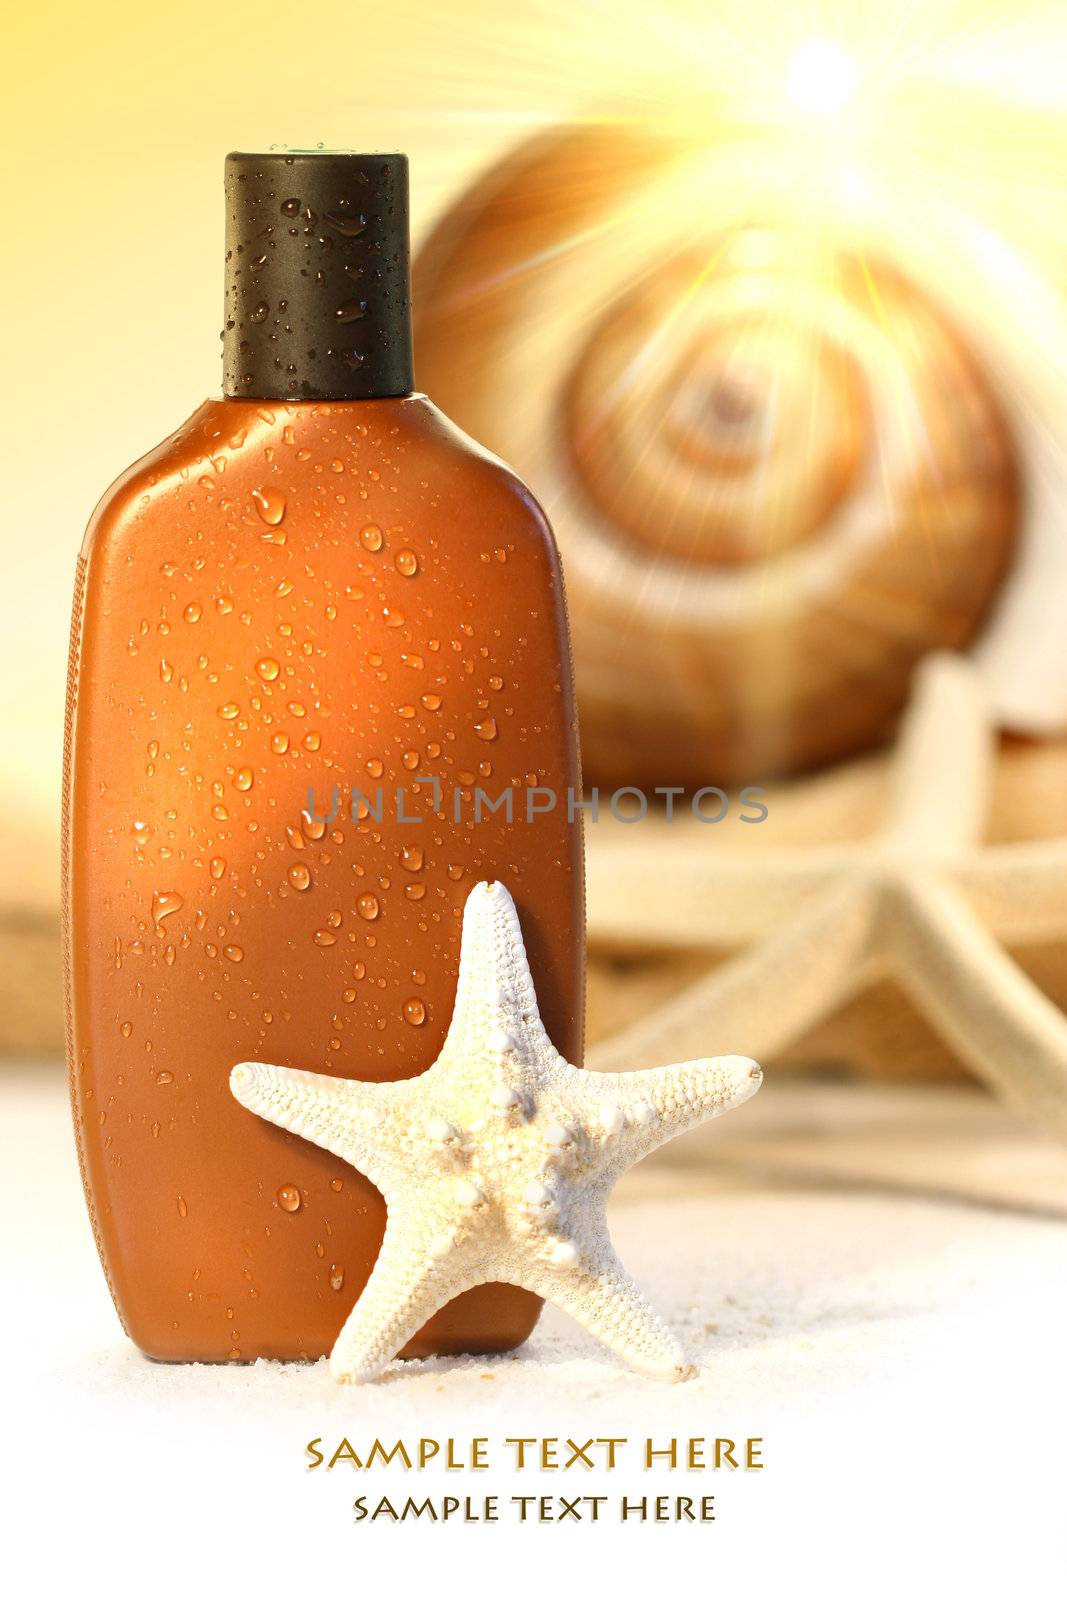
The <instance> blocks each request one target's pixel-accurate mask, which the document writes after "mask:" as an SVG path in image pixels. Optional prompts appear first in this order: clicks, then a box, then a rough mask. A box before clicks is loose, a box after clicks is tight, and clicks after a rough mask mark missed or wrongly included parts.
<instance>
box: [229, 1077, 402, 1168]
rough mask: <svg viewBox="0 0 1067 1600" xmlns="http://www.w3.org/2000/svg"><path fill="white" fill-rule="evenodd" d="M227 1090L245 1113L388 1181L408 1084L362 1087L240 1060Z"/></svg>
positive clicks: (352, 1081) (354, 1081)
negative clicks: (392, 1132) (394, 1131)
mask: <svg viewBox="0 0 1067 1600" xmlns="http://www.w3.org/2000/svg"><path fill="white" fill-rule="evenodd" d="M230 1090H231V1092H232V1093H233V1095H234V1098H235V1099H236V1100H238V1101H239V1102H240V1103H241V1105H243V1106H245V1107H246V1109H247V1110H249V1111H254V1112H255V1113H256V1115H257V1116H260V1117H263V1118H264V1119H265V1120H266V1121H267V1122H273V1123H274V1124H275V1126H276V1127H278V1128H285V1129H286V1131H287V1132H289V1133H295V1134H299V1136H300V1137H301V1138H302V1139H308V1140H310V1141H311V1143H312V1144H317V1145H320V1146H321V1147H322V1149H323V1150H330V1151H332V1152H333V1154H334V1155H336V1156H340V1157H341V1158H342V1160H344V1161H347V1162H349V1163H350V1165H351V1166H353V1167H357V1168H358V1169H359V1171H360V1172H362V1173H364V1174H365V1175H366V1176H367V1177H368V1178H370V1180H371V1182H372V1183H375V1184H377V1185H378V1187H379V1188H381V1187H382V1186H383V1182H384V1181H385V1180H386V1179H387V1177H388V1168H387V1165H386V1163H387V1150H388V1147H389V1140H388V1138H387V1136H386V1135H387V1132H388V1128H389V1125H390V1123H393V1122H395V1120H396V1118H397V1113H398V1111H399V1110H400V1109H401V1107H402V1103H403V1102H405V1101H406V1100H407V1099H408V1098H409V1096H410V1088H409V1085H408V1084H407V1083H363V1082H361V1081H360V1080H358V1079H350V1078H332V1077H329V1076H327V1075H326V1074H325V1073H321V1072H303V1071H300V1070H298V1069H296V1068H294V1067H276V1066H271V1065H270V1064H269V1063H268V1062H265V1061H242V1062H240V1063H238V1065H237V1066H235V1067H234V1069H233V1071H232V1072H231V1073H230Z"/></svg>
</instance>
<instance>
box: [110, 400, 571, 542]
mask: <svg viewBox="0 0 1067 1600" xmlns="http://www.w3.org/2000/svg"><path fill="white" fill-rule="evenodd" d="M335 471H336V472H338V473H339V474H341V473H345V472H347V474H348V480H347V481H348V483H351V481H352V480H353V479H355V480H356V481H357V489H356V496H355V500H356V501H357V502H358V498H359V496H360V495H361V494H362V495H366V488H367V484H366V483H363V484H361V483H360V482H359V480H360V478H361V477H365V479H366V480H367V483H371V484H375V485H381V484H383V483H385V484H387V486H388V488H389V489H390V490H391V491H392V492H393V494H394V496H395V497H396V498H397V499H398V500H400V501H402V502H404V504H405V505H406V506H407V507H408V508H409V509H410V508H411V507H412V506H413V505H414V504H415V502H416V501H417V500H418V498H419V496H420V494H421V496H422V498H423V499H425V500H426V502H427V503H431V502H434V503H437V504H445V505H447V506H449V507H451V508H453V509H454V512H455V513H456V514H457V515H461V516H462V515H465V516H469V517H473V518H474V520H475V521H476V522H477V524H478V525H479V526H482V527H485V528H487V529H489V528H492V527H497V528H499V529H500V530H501V531H502V535H503V533H506V535H507V537H508V538H509V539H519V540H523V541H524V542H529V541H531V540H532V541H534V542H536V543H539V544H541V545H542V546H543V547H544V549H545V553H546V555H547V556H548V558H549V559H550V561H551V562H552V563H553V564H554V563H555V561H556V559H557V558H556V548H555V542H554V539H553V537H552V532H551V528H550V525H549V523H548V519H547V517H546V515H545V513H544V511H543V509H542V508H541V506H540V504H539V503H538V501H537V500H536V498H535V496H534V495H533V493H532V492H531V490H530V489H529V487H528V486H527V485H526V484H525V483H524V482H523V481H522V479H521V478H519V477H518V475H517V474H516V473H515V472H514V471H512V469H511V468H510V467H508V466H507V465H506V464H505V463H504V462H502V461H501V460H500V459H499V458H498V457H497V456H494V455H493V454H492V453H491V452H490V451H488V450H486V449H485V448H484V447H483V446H481V445H480V444H478V443H477V441H476V440H474V439H472V438H470V436H469V435H468V434H466V433H464V432H463V431H462V429H460V428H459V427H457V426H456V424H455V423H453V422H452V421H451V419H450V418H448V417H447V416H445V414H444V413H443V412H442V411H441V410H440V409H439V408H438V407H437V406H435V405H434V404H433V402H432V401H431V400H429V399H428V398H427V397H426V396H425V395H422V394H412V395H406V396H402V397H398V398H393V399H383V400H358V401H338V402H317V401H315V402H313V401H300V402H294V403H291V404H283V403H279V402H270V401H254V400H238V399H221V398H218V399H209V400H206V401H204V402H203V404H201V405H200V406H199V407H198V408H197V409H196V411H194V412H193V413H192V415H191V416H190V417H189V418H188V419H187V420H186V421H185V422H184V423H182V425H181V426H180V427H179V428H178V429H176V430H175V432H174V433H172V434H170V435H169V436H168V437H167V438H166V439H164V440H162V441H161V442H160V443H159V444H158V445H156V446H155V447H154V448H153V449H152V450H150V451H148V452H147V453H146V454H145V455H143V456H141V457H139V458H138V459H137V460H136V461H135V462H134V463H133V464H132V465H131V466H130V467H128V468H127V469H126V471H125V472H123V473H121V474H120V476H119V477H118V478H117V479H116V480H115V481H114V482H113V483H112V484H111V486H110V487H109V488H108V489H107V490H106V491H105V493H104V495H103V496H102V497H101V499H100V501H99V502H98V504H97V506H96V508H95V510H94V512H93V514H92V517H91V518H90V521H89V525H88V528H87V529H86V534H85V539H84V542H83V546H82V554H83V555H85V556H88V555H89V554H90V552H91V551H93V550H95V549H97V548H98V547H99V545H100V544H101V543H102V542H105V541H110V540H114V539H118V540H120V541H123V538H124V535H125V534H129V535H130V536H136V537H137V538H139V539H142V538H145V537H149V538H150V534H151V530H152V527H153V525H161V524H166V523H169V522H170V520H171V515H172V514H173V513H174V512H175V511H177V510H178V509H180V508H181V507H182V506H183V505H184V506H186V507H191V506H193V505H195V504H196V502H197V500H198V498H200V497H202V496H204V495H206V496H207V500H208V503H209V504H213V505H215V506H218V507H228V508H229V510H230V512H231V513H236V514H239V502H241V501H243V500H248V499H249V497H251V500H250V504H255V503H257V498H256V497H257V496H261V495H263V494H264V493H266V494H268V495H269V494H270V493H271V492H274V493H277V494H281V495H283V496H284V495H285V494H286V492H287V491H289V492H290V493H291V494H294V495H297V496H298V495H299V494H300V493H301V490H305V491H306V490H307V489H308V488H309V487H314V488H318V487H319V483H316V480H319V481H320V482H321V480H323V479H324V478H325V475H326V474H327V473H330V472H335ZM340 492H341V491H340V490H335V493H340ZM357 508H358V507H357V505H354V506H353V509H354V510H356V509H357Z"/></svg>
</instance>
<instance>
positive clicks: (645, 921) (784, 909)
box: [587, 653, 1067, 1136]
mask: <svg viewBox="0 0 1067 1600" xmlns="http://www.w3.org/2000/svg"><path fill="white" fill-rule="evenodd" d="M995 754H996V730H995V726H994V723H993V718H992V714H991V711H990V708H989V704H988V697H987V695H986V692H985V689H984V686H983V683H982V680H981V677H980V675H979V673H978V671H977V669H976V667H975V666H974V663H973V662H972V661H970V660H969V659H968V658H967V657H966V656H962V655H953V654H948V653H940V654H936V655H931V656H928V657H927V658H926V660H925V661H924V662H923V664H922V666H921V668H920V669H919V671H918V673H917V676H916V684H915V689H914V692H913V696H912V701H911V704H910V706H909V709H908V713H907V715H906V717H905V719H904V723H903V726H902V730H901V736H900V740H899V742H898V745H897V748H896V751H895V753H894V756H893V760H892V765H891V771H890V780H891V792H890V795H889V804H888V807H887V811H888V815H887V819H886V822H885V824H884V826H883V827H882V829H881V830H880V832H879V833H877V834H876V835H875V836H874V837H873V838H870V839H865V840H863V841H862V842H860V843H858V844H854V845H847V846H835V845H832V844H829V845H825V846H812V847H808V848H782V849H769V850H767V851H766V852H764V853H763V854H762V855H761V856H760V857H759V859H756V860H753V859H752V858H751V856H748V855H743V854H736V855H734V856H732V857H731V856H729V855H726V854H725V853H723V854H714V853H711V852H709V851H708V850H707V848H706V834H707V829H706V828H701V826H700V825H699V824H696V826H695V831H694V827H693V826H686V825H681V826H677V827H674V828H673V829H671V828H663V829H659V828H656V827H655V825H651V826H650V828H649V830H648V832H647V833H646V834H645V836H644V837H643V838H642V839H641V840H636V839H631V838H630V837H629V836H628V837H626V838H625V839H623V840H621V841H615V842H614V844H612V843H611V842H608V841H605V843H606V848H604V847H601V848H597V849H591V850H590V851H589V853H588V857H587V859H588V867H589V888H590V897H589V898H590V907H591V911H592V913H593V915H592V916H591V918H590V937H591V938H597V937H599V938H607V939H612V940H617V939H620V938H623V937H625V936H626V935H627V934H629V935H630V936H631V937H632V935H633V930H634V929H635V928H637V929H639V930H640V931H641V933H642V934H643V936H644V938H645V939H646V940H647V941H648V942H649V943H654V944H658V945H661V946H663V945H666V946H670V945H671V944H685V945H690V946H691V945H698V944H709V945H713V946H718V947H723V946H729V945H735V946H736V945H738V944H742V943H744V944H747V946H748V948H746V949H744V951H743V953H741V954H739V955H737V956H735V957H734V959H733V960H731V961H729V962H727V963H726V964H724V965H722V966H720V967H718V968H717V969H716V970H715V971H714V972H712V973H711V974H710V975H709V976H708V977H705V978H702V979H699V980H698V981H697V982H696V983H695V984H693V985H691V986H690V987H689V988H688V989H686V990H685V991H684V992H683V993H682V994H680V995H678V996H676V997H675V998H674V999H672V1000H670V1001H668V1002H667V1003H666V1004H665V1005H663V1006H661V1007H660V1008H659V1009H658V1010H657V1011H655V1012H654V1013H653V1014H652V1015H651V1016H648V1017H645V1018H644V1019H642V1020H641V1021H640V1022H638V1023H636V1024H635V1025H634V1026H632V1027H630V1028H627V1029H625V1030H624V1031H623V1032H621V1033H619V1034H617V1035H616V1036H615V1037H614V1038H612V1039H610V1040H607V1041H606V1042H605V1043H603V1044H601V1045H599V1046H598V1047H597V1048H596V1049H595V1050H593V1051H592V1052H591V1056H590V1059H591V1063H592V1065H594V1066H595V1067H596V1068H597V1069H600V1068H608V1069H610V1068H611V1067H613V1066H614V1065H615V1064H616V1063H617V1062H618V1061H619V1060H627V1059H632V1056H633V1054H640V1053H644V1052H646V1051H653V1050H664V1051H667V1050H670V1051H672V1052H673V1051H684V1050H685V1049H686V1048H687V1044H688V1041H689V1040H690V1039H692V1038H700V1037H702V1035H703V1030H704V1029H705V1028H706V1027H707V1026H708V1023H709V1021H710V1020H711V1019H712V1018H714V1021H715V1027H716V1031H717V1033H718V1035H719V1037H720V1038H722V1039H723V1040H724V1041H725V1042H726V1043H727V1045H729V1043H730V1042H731V1040H732V1039H733V1038H743V1039H744V1041H745V1044H746V1046H749V1045H753V1042H754V1045H753V1047H754V1048H755V1049H756V1051H757V1053H758V1054H759V1055H760V1056H761V1057H762V1058H763V1059H764V1060H769V1059H771V1058H773V1057H774V1056H776V1055H778V1054H779V1053H780V1051H781V1050H782V1048H783V1047H784V1046H785V1045H786V1044H788V1043H789V1042H790V1041H791V1040H793V1039H795V1038H796V1037H798V1036H799V1035H801V1034H803V1033H804V1032H805V1031H806V1030H807V1029H808V1028H810V1027H812V1026H813V1025H814V1024H816V1023H817V1022H819V1021H820V1020H821V1019H822V1018H823V1017H825V1016H826V1015H827V1014H829V1013H830V1012H832V1011H833V1010H834V1008H835V1007H836V1006H838V1005H841V1004H842V1003H844V1002H845V1001H846V1000H849V999H851V998H852V997H853V996H854V995H855V994H857V993H858V992H860V991H861V990H862V989H863V988H864V987H866V986H867V985H868V984H870V983H872V982H873V981H874V980H876V979H877V978H879V977H881V976H884V975H885V974H887V973H890V974H892V975H893V976H894V977H896V979H897V980H898V982H899V983H900V984H901V985H902V986H903V988H904V989H905V991H906V992H907V993H908V994H909V996H910V997H911V999H912V1001H913V1002H914V1003H915V1004H916V1005H917V1006H918V1007H919V1009H920V1010H921V1011H922V1012H924V1013H925V1014H926V1016H927V1017H928V1018H929V1019H930V1021H931V1022H932V1024H933V1025H934V1027H936V1028H937V1029H938V1030H939V1031H940V1032H941V1034H942V1035H943V1036H944V1038H945V1039H946V1040H947V1041H948V1042H949V1043H950V1044H951V1045H953V1046H954V1047H955V1049H956V1051H957V1053H958V1055H959V1056H960V1057H961V1058H962V1059H963V1060H964V1061H966V1062H968V1063H969V1065H970V1066H971V1067H972V1069H973V1070H974V1071H975V1072H976V1073H977V1074H978V1075H979V1077H981V1078H983V1079H984V1080H985V1081H986V1083H988V1085H989V1086H990V1088H992V1089H993V1090H995V1091H996V1092H997V1093H998V1094H1000V1095H1001V1096H1002V1097H1003V1098H1004V1099H1005V1100H1007V1101H1008V1102H1009V1103H1010V1104H1013V1105H1015V1106H1017V1107H1018V1108H1019V1109H1020V1110H1022V1111H1024V1112H1026V1113H1028V1114H1029V1115H1030V1116H1032V1117H1035V1118H1036V1119H1037V1120H1038V1121H1039V1122H1041V1123H1042V1124H1043V1125H1045V1126H1049V1127H1051V1128H1052V1129H1054V1130H1055V1131H1057V1132H1059V1133H1060V1134H1061V1136H1063V1135H1067V1019H1065V1018H1064V1015H1063V1013H1062V1012H1061V1011H1060V1010H1059V1009H1058V1008H1057V1007H1056V1006H1055V1005H1054V1004H1053V1003H1052V1001H1051V1000H1049V999H1048V998H1047V996H1045V995H1044V994H1043V993H1042V992H1041V991H1040V990H1039V989H1038V988H1037V987H1036V986H1035V985H1034V984H1033V983H1032V982H1031V981H1030V979H1029V978H1028V977H1027V976H1026V974H1025V973H1024V972H1023V971H1022V969H1021V968H1020V967H1019V966H1018V965H1017V964H1016V962H1015V961H1013V959H1012V957H1011V956H1010V954H1009V953H1008V952H1007V950H1005V949H1004V948H1003V947H1004V945H1005V944H1011V945H1025V944H1027V943H1031V942H1040V941H1041V940H1050V939H1053V938H1056V939H1061V938H1062V937H1063V935H1064V932H1065V930H1067V840H1065V839H1064V838H1063V837H1062V836H1059V837H1054V838H1049V839H1031V840H1026V841H1024V842H1020V843H1010V844H991V843H987V842H985V841H984V839H983V830H984V827H985V824H986V817H987V811H988V809H989V805H990V791H991V787H992V774H993V769H994V763H995ZM625 831H626V834H627V835H629V834H630V832H631V830H630V829H626V830H625ZM695 833H702V834H704V835H705V838H704V839H703V840H701V841H700V844H703V845H704V848H703V849H701V848H700V844H698V842H697V840H696V838H695ZM769 996H773V1003H769V1001H768V997H769Z"/></svg>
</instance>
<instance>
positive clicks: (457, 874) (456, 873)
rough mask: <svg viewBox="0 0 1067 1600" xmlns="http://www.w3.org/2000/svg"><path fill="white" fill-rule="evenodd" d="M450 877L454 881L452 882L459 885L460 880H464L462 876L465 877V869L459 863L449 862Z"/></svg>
mask: <svg viewBox="0 0 1067 1600" xmlns="http://www.w3.org/2000/svg"><path fill="white" fill-rule="evenodd" d="M448 876H449V877H450V878H451V879H452V881H453V882H454V883H457V882H458V881H459V879H460V878H462V876H463V868H462V867H461V866H460V864H459V862H458V861H451V862H449V866H448Z"/></svg>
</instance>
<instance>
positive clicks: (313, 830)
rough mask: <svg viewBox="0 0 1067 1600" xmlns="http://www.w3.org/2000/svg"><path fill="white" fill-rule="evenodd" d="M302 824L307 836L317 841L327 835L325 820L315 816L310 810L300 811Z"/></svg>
mask: <svg viewBox="0 0 1067 1600" xmlns="http://www.w3.org/2000/svg"><path fill="white" fill-rule="evenodd" d="M300 826H301V827H302V828H303V830H304V832H305V834H306V835H307V837H308V838H309V839H312V840H314V841H315V842H317V841H318V840H319V839H322V838H324V837H325V834H326V824H325V822H322V821H321V820H320V819H319V818H318V817H313V816H312V815H311V814H310V812H307V811H302V812H301V813H300Z"/></svg>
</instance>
